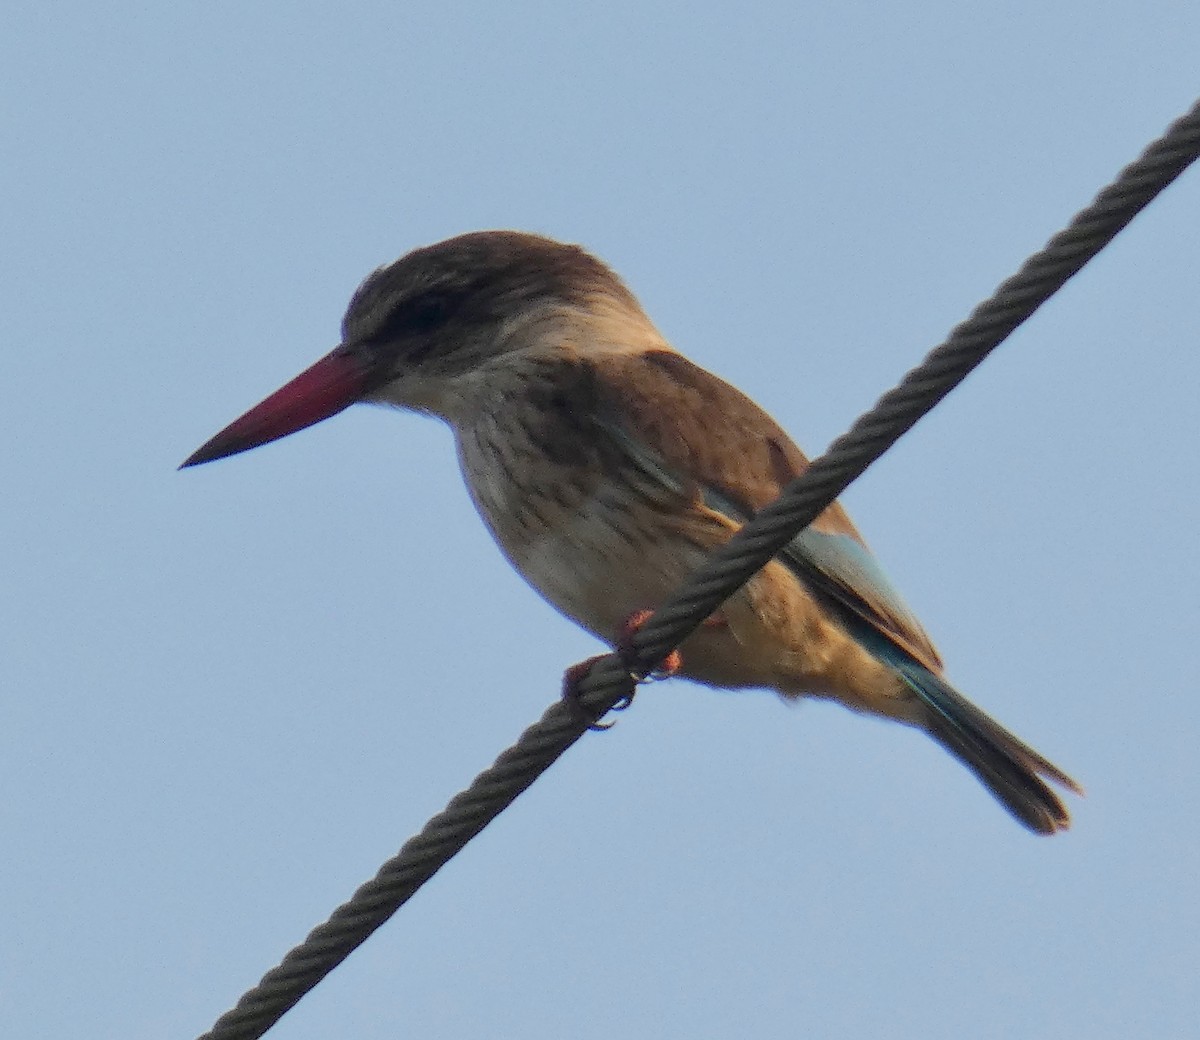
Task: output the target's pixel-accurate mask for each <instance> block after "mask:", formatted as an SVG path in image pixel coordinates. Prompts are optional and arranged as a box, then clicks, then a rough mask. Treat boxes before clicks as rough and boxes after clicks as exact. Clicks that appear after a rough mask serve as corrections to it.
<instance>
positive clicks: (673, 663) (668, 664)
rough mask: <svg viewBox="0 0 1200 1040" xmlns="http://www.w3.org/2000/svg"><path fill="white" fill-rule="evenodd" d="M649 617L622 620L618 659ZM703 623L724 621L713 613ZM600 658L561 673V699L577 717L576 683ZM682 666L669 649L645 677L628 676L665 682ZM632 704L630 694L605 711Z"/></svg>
mask: <svg viewBox="0 0 1200 1040" xmlns="http://www.w3.org/2000/svg"><path fill="white" fill-rule="evenodd" d="M653 616H654V611H652V610H635V611H634V612H633V613H632V614H630V615H629V617H627V618H626V619H625V621H624V622H623V623H622V624H621V627H620V629H618V631H617V634H616V638H615V639H614V640H613V646H614V649H615V650H616V652H617V654H618V655H619V656H620V657H622V658H628V657H629V656H630V654H631V652H632V650H633V637H634V636H635V635H636V634H637V632H638V630H639V629H640V628H641V627H642V626H643V625H644V624H645V623H646V622H647V621H649V620H650V618H651V617H653ZM704 624H705V625H706V626H712V625H714V624H717V625H724V624H725V622H724V620H723V619H721V618H720V617H719V615H717V614H714V615H713V616H712V617H711V618H709V619H708V620H707V621H705V622H704ZM604 656H606V655H604V654H601V655H599V656H597V657H589V658H588V659H587V660H586V661H580V662H579V663H578V664H573V665H571V667H570V668H568V669H567V670H566V671H565V672H563V681H562V698H563V700H564V701H566V702H567V703H568V704H570V705H572V706H573V707H574V709H575V710H576V711H577V712H578V713H579V715H580V716H581V717H582V716H585V715H586V713H585V712H584V711H583V709H582V706H581V705H580V703H579V683H580V681H581V680H582V679H583V677H584V676H585V675H587V673H588V671H589V669H591V667H592V665H593V664H595V663H596V662H597V661H599V660H600V659H601V657H604ZM682 667H683V655H682V654H680V652H679V651H678V650H672V651H671V652H670V653H669V654H667V656H666V658H665V659H664V660H663V662H662V664H660V665H659V666H658V667H657V668H656V669H655V670H654V671H653V672H651V673H650V674H649V675H637V674H635V673H632V672H631V673H630V674H632V675H633V677H634V679H636V680H637V681H638V682H645V681H646V680H647V679H651V678H653V679H668V678H670V677H671V676H672V675H674V674H675V673H676V672H678V671H679V669H680V668H682ZM632 703H633V694H632V693H631V694H629V696H627V697H625V698H623V699H622V700H619V701H617V703H616V704H614V705H613V706H612V708H610V709H609V710H610V711H624V710H625V709H626V708H628V707H629V706H630V705H631V704H632ZM611 726H612V723H611V722H591V723H589V725H588V728H589V729H597V730H599V729H609V728H611Z"/></svg>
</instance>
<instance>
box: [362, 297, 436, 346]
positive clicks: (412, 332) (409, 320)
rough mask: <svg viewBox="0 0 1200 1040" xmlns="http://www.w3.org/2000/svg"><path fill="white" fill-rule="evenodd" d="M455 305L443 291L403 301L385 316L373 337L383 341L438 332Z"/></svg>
mask: <svg viewBox="0 0 1200 1040" xmlns="http://www.w3.org/2000/svg"><path fill="white" fill-rule="evenodd" d="M453 310H454V307H453V304H452V301H451V300H449V299H448V298H447V297H446V296H444V295H442V294H441V293H427V294H426V295H424V296H420V297H418V298H417V299H415V300H411V301H407V302H405V303H401V304H400V305H399V306H397V307H396V308H395V309H394V310H392V311H391V313H389V314H388V315H387V317H386V318H384V320H383V323H382V324H381V325H380V327H379V328H378V329H377V330H376V331H375V334H374V335H373V336H372V337H371V338H372V339H376V340H379V341H381V342H388V341H390V340H406V339H410V338H411V337H413V336H425V335H428V334H429V333H431V332H436V331H437V330H438V329H439V328H441V327H442V326H443V325H444V324H445V323H446V321H447V319H449V317H450V315H451V313H452V312H453Z"/></svg>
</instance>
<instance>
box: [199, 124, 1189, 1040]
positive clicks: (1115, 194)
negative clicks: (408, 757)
mask: <svg viewBox="0 0 1200 1040" xmlns="http://www.w3.org/2000/svg"><path fill="white" fill-rule="evenodd" d="M1198 154H1200V104H1197V105H1196V106H1194V107H1193V108H1192V110H1191V111H1190V112H1188V114H1187V115H1185V116H1184V117H1183V118H1181V119H1180V120H1178V121H1177V122H1176V123H1174V124H1173V125H1172V126H1171V127H1170V128H1169V129H1168V130H1167V132H1166V133H1165V134H1164V135H1163V136H1162V137H1160V138H1159V139H1158V140H1157V141H1155V142H1154V143H1153V144H1152V145H1150V147H1149V148H1147V149H1146V151H1145V152H1144V153H1143V154H1142V156H1141V157H1140V158H1139V159H1137V160H1136V161H1135V162H1133V163H1131V164H1130V165H1129V166H1127V167H1126V168H1125V169H1124V170H1123V171H1121V174H1120V175H1119V176H1118V177H1117V179H1116V180H1115V181H1113V183H1112V184H1111V185H1109V187H1107V188H1105V189H1104V190H1103V191H1102V192H1100V194H1099V195H1098V196H1097V197H1096V200H1095V201H1094V202H1093V203H1092V204H1091V205H1090V206H1088V207H1087V209H1085V210H1082V211H1081V212H1080V213H1079V214H1078V215H1077V216H1076V217H1075V218H1074V220H1072V221H1071V223H1070V224H1069V225H1068V226H1067V228H1066V229H1064V230H1063V231H1061V232H1059V233H1058V234H1057V235H1055V236H1054V237H1053V238H1052V239H1051V240H1050V241H1049V242H1048V243H1047V244H1046V246H1045V248H1043V249H1042V250H1041V251H1040V252H1038V253H1036V254H1035V255H1034V256H1032V257H1031V258H1030V259H1029V260H1028V261H1026V263H1025V264H1024V265H1023V266H1022V267H1021V269H1020V270H1019V271H1018V272H1017V273H1016V274H1015V275H1014V276H1013V277H1012V278H1010V279H1008V281H1006V282H1004V283H1002V284H1001V285H1000V287H999V288H998V289H997V290H996V292H995V293H994V294H993V296H992V297H991V298H990V299H989V300H987V301H986V302H985V303H982V304H980V306H979V307H977V308H976V309H975V311H974V312H973V313H972V314H971V316H970V317H969V318H968V319H967V320H966V321H964V322H963V323H962V324H961V325H958V326H957V327H955V329H954V330H953V331H952V332H951V333H950V335H949V337H948V338H947V339H946V340H945V342H943V343H942V344H941V345H940V346H938V347H937V348H935V349H934V350H933V351H932V352H931V353H930V354H929V355H928V357H926V359H925V360H924V362H922V364H921V365H920V366H919V367H917V368H915V369H913V371H911V372H910V373H909V374H908V375H906V376H905V377H904V379H903V380H902V381H901V382H900V384H899V385H898V386H897V387H895V388H894V389H893V390H890V391H888V393H886V394H884V396H883V397H882V398H880V400H879V402H878V404H876V406H875V407H874V408H873V409H871V411H869V412H868V413H867V414H866V415H864V416H862V417H861V418H860V419H859V420H858V421H857V422H855V424H854V425H853V426H852V427H851V428H850V430H849V431H848V432H847V433H845V434H844V435H843V436H841V437H839V438H838V439H837V440H836V441H834V442H833V444H832V445H830V447H829V450H828V451H827V452H826V453H825V454H824V455H822V456H821V457H820V458H818V459H816V460H814V461H813V463H812V464H811V465H810V466H809V468H808V470H807V471H806V472H805V474H804V475H803V476H802V477H800V478H799V479H798V480H795V481H793V482H792V483H791V484H789V485H788V487H787V488H786V489H785V490H784V492H783V494H782V495H781V496H780V497H779V499H777V500H776V501H775V502H774V503H773V504H772V505H770V506H768V507H767V508H766V509H763V510H762V511H761V512H760V513H759V514H758V515H757V516H756V517H755V518H754V520H753V521H752V522H751V523H749V524H747V525H746V526H745V527H744V528H742V530H741V531H739V532H738V533H737V534H736V535H735V536H734V537H733V538H732V539H730V541H729V542H728V543H727V544H726V545H725V546H723V547H722V548H721V549H719V550H717V551H716V552H715V553H713V554H712V556H711V557H710V558H709V559H708V561H707V562H706V563H705V565H704V566H703V567H701V568H700V570H698V571H697V572H696V573H695V574H693V575H692V576H691V577H690V578H688V580H687V581H685V582H684V584H683V586H682V587H681V588H680V589H679V590H678V591H677V592H676V594H675V595H674V596H673V597H672V598H671V599H670V600H669V601H668V602H667V603H666V604H665V605H664V606H662V607H661V608H659V610H657V611H656V612H655V613H654V615H653V616H652V617H651V618H650V619H649V620H648V621H647V622H646V623H645V625H644V627H641V628H639V629H638V631H637V632H636V633H634V634H633V636H632V639H631V641H630V647H629V648H628V653H627V654H623V655H620V656H618V655H617V654H608V655H606V656H604V657H601V658H597V659H595V660H594V661H593V662H591V666H590V667H589V668H588V669H587V671H586V673H584V674H582V675H580V676H579V677H578V681H577V683H576V685H575V690H576V694H577V698H578V704H577V705H576V706H572V705H569V704H566V703H564V702H562V701H557V702H555V703H554V704H552V705H551V706H550V707H549V708H548V709H547V711H546V713H545V714H544V715H543V716H542V718H541V719H540V720H539V721H538V722H536V723H534V724H533V725H532V726H530V727H529V728H528V729H527V730H526V731H525V732H524V733H523V734H521V737H520V739H519V740H518V741H517V742H516V744H514V745H513V746H512V747H510V748H509V749H508V750H507V751H504V752H503V753H501V755H500V757H499V758H497V759H496V761H495V763H493V765H491V766H490V767H489V768H488V769H485V770H484V771H483V772H482V773H480V774H479V776H477V777H476V778H475V780H474V782H473V783H472V784H471V786H470V787H469V788H467V789H466V790H465V791H463V792H461V793H460V794H458V795H456V796H455V797H454V798H453V799H451V801H450V804H449V805H447V806H446V808H445V809H444V810H443V811H442V812H440V813H438V814H437V815H436V816H435V817H433V819H431V820H430V821H429V822H428V823H427V824H426V825H425V827H424V829H423V830H422V831H421V832H420V833H419V834H417V835H416V836H415V837H413V838H410V839H409V840H408V841H407V842H406V843H405V844H404V846H403V847H402V848H401V849H400V851H399V853H397V855H396V856H395V857H394V858H393V859H391V860H389V861H388V862H387V863H385V864H384V865H383V867H382V868H380V871H379V873H378V874H377V875H376V876H375V877H374V878H373V879H372V880H371V881H368V882H367V883H366V884H365V885H363V886H362V887H361V888H360V889H359V890H358V891H357V892H355V893H354V895H353V896H352V897H351V899H350V900H349V902H347V903H345V904H344V905H342V906H340V907H339V908H338V909H337V910H335V911H334V913H333V915H332V916H331V917H330V918H329V920H328V921H326V922H325V923H324V924H322V925H319V926H318V927H317V928H315V929H314V930H313V931H312V932H311V933H310V934H309V936H308V938H307V939H305V940H304V942H303V943H301V944H300V945H299V946H297V947H296V948H295V949H294V950H292V951H291V952H290V953H289V954H288V955H287V956H286V957H284V959H283V961H282V962H281V963H280V964H279V965H278V967H275V968H273V969H271V971H269V972H267V974H266V975H264V976H263V979H262V981H261V982H260V983H259V984H258V985H257V986H255V987H254V988H253V989H252V990H250V991H249V992H248V993H246V994H245V996H243V997H242V999H241V1000H239V1001H238V1003H237V1006H236V1007H234V1008H233V1010H231V1011H229V1012H227V1013H226V1014H224V1015H223V1016H222V1017H221V1018H220V1019H218V1020H217V1022H216V1024H215V1025H214V1026H213V1028H212V1030H211V1031H209V1032H208V1033H205V1034H204V1036H203V1037H202V1038H201V1040H256V1038H257V1037H260V1036H262V1035H263V1034H264V1033H265V1032H266V1031H267V1030H268V1029H270V1028H271V1026H272V1025H274V1024H275V1022H277V1021H278V1020H279V1019H280V1018H281V1017H282V1016H283V1015H284V1013H285V1012H286V1011H287V1010H288V1009H289V1008H291V1007H292V1006H294V1005H295V1004H296V1003H297V1002H298V1001H299V1000H300V999H301V997H303V996H304V994H305V993H307V992H308V991H309V990H310V989H312V988H313V987H314V986H315V985H316V984H317V983H318V982H320V981H321V979H323V978H324V977H325V976H326V975H327V974H328V973H329V972H330V971H332V970H333V969H334V968H335V967H336V966H337V965H338V964H340V963H341V962H342V961H343V960H345V959H346V957H347V956H349V954H350V953H351V951H353V950H354V949H355V948H357V947H358V946H359V945H360V944H361V943H362V942H364V941H365V940H366V939H367V937H368V936H369V935H370V934H371V933H372V932H374V931H375V929H376V928H378V927H379V926H380V925H381V924H383V922H384V921H386V920H387V919H388V918H389V917H390V916H391V915H392V914H393V913H395V911H396V910H397V909H398V908H399V907H400V906H402V905H403V904H404V903H405V902H406V901H407V900H408V899H409V898H410V897H411V896H412V895H413V894H414V893H415V892H416V891H417V889H418V888H420V887H421V886H422V885H423V884H424V883H425V882H426V881H428V880H429V879H430V878H431V877H432V876H433V875H434V874H435V873H436V872H437V871H438V870H439V869H440V868H441V867H442V866H443V865H444V864H445V863H446V862H447V861H448V860H449V859H450V858H451V857H452V856H454V855H455V853H457V852H458V851H459V849H461V848H462V847H463V846H464V845H466V843H467V842H468V841H470V840H471V839H472V838H473V837H474V836H475V835H476V834H478V833H479V832H480V831H481V830H483V828H484V827H486V826H487V824H488V823H490V822H491V821H492V820H493V819H495V817H496V816H498V815H499V814H500V813H501V812H502V811H503V810H504V809H505V808H507V807H508V806H509V805H510V804H511V803H512V801H513V800H514V799H515V798H516V797H517V795H519V794H520V793H521V792H522V791H524V790H525V789H526V788H527V787H529V785H530V784H532V783H533V781H534V780H536V779H537V777H538V776H540V775H541V774H542V773H543V772H544V771H545V770H546V769H548V768H549V767H550V765H551V764H552V763H553V762H554V761H555V760H556V759H557V758H558V757H559V756H560V755H561V754H562V753H563V752H564V751H566V750H567V748H569V747H570V746H571V745H572V744H574V743H575V741H577V740H578V739H579V738H580V737H581V736H582V735H583V734H584V733H586V732H587V731H588V729H589V726H590V725H591V724H593V723H595V722H596V721H597V720H599V719H601V718H602V717H603V716H604V715H605V714H606V713H608V712H609V711H610V710H612V709H613V708H614V707H616V706H617V705H620V704H624V705H625V706H628V702H629V701H630V700H631V699H632V697H633V691H634V688H635V683H634V679H633V677H632V676H631V675H630V673H631V672H633V673H634V674H635V675H648V674H650V673H651V672H653V671H654V670H655V668H657V667H658V665H659V664H660V663H661V662H662V661H663V660H664V659H665V658H666V657H667V656H668V654H670V652H671V651H672V649H673V648H674V647H676V646H678V645H679V644H680V643H681V642H682V641H683V640H684V639H685V638H686V637H687V636H688V635H689V634H690V633H691V632H692V631H694V630H695V629H696V628H697V627H698V626H699V625H700V624H701V623H702V622H703V620H704V619H705V618H706V617H708V616H709V615H710V614H712V612H713V611H714V610H716V609H717V607H719V606H720V605H721V603H723V602H724V601H725V600H726V599H728V597H729V596H731V595H732V594H733V593H734V592H735V591H736V590H737V589H738V588H739V587H740V586H741V585H742V584H743V583H745V582H746V581H747V580H749V578H750V577H751V576H752V575H753V574H754V573H755V572H756V571H757V570H759V569H760V568H761V567H763V566H764V565H765V564H766V563H767V561H768V560H770V559H771V557H772V556H774V555H775V553H776V552H778V551H779V550H780V549H782V548H783V546H784V545H786V544H787V543H788V542H789V541H791V539H792V538H793V537H795V535H796V534H797V533H798V532H799V531H801V530H802V529H803V528H804V527H806V526H807V525H808V524H810V523H811V522H812V521H813V520H814V519H816V517H817V515H818V514H819V513H820V512H821V511H822V510H823V509H824V508H825V507H826V506H827V505H829V503H830V502H832V501H833V500H834V499H835V498H836V497H837V496H838V495H839V494H841V493H842V491H843V490H845V488H846V486H847V485H848V484H849V483H850V482H851V481H852V480H854V479H855V478H856V477H858V476H859V474H861V473H862V472H863V470H864V469H866V468H867V466H869V465H870V464H871V463H872V462H874V461H875V460H876V459H877V458H879V456H880V455H882V454H883V453H884V452H885V451H886V450H887V449H888V448H889V447H891V445H892V444H894V443H895V442H896V441H897V440H898V439H899V438H900V437H901V436H902V435H903V434H904V433H905V432H906V431H907V430H909V429H910V428H911V427H912V426H913V425H914V424H915V423H916V422H917V421H918V420H919V419H920V418H921V417H922V416H923V415H925V413H926V412H928V411H929V410H930V409H931V408H933V406H934V405H936V404H937V403H938V402H939V401H940V400H941V399H942V398H943V397H945V396H946V394H948V393H949V392H950V391H951V390H952V389H953V388H954V387H955V386H957V385H958V384H959V383H960V382H961V381H962V380H963V379H964V378H965V377H966V376H967V374H968V373H970V372H971V371H972V370H973V369H974V368H975V367H976V366H977V365H978V364H979V363H980V362H981V361H982V360H983V359H984V358H985V357H987V355H988V354H989V353H991V351H992V350H993V349H995V347H997V346H998V345H999V344H1000V343H1001V342H1002V341H1003V340H1004V339H1006V338H1007V337H1008V335H1009V334H1010V333H1011V332H1012V331H1013V330H1014V329H1015V328H1017V326H1019V325H1020V324H1021V323H1022V322H1023V321H1025V320H1026V319H1027V318H1028V317H1029V316H1030V315H1031V314H1033V312H1034V311H1035V310H1037V308H1038V307H1040V306H1041V305H1042V304H1043V303H1044V302H1045V301H1046V300H1047V299H1049V298H1050V297H1051V296H1052V295H1053V294H1054V293H1055V292H1057V291H1058V289H1059V288H1060V287H1061V286H1062V285H1063V283H1064V282H1066V281H1067V279H1068V278H1070V277H1071V276H1072V275H1073V274H1075V273H1076V272H1077V271H1079V269H1080V268H1082V267H1083V265H1084V264H1086V263H1087V262H1088V261H1089V260H1091V259H1092V257H1094V256H1095V255H1096V254H1097V253H1098V252H1099V251H1100V250H1101V249H1103V248H1104V246H1105V245H1107V244H1108V243H1109V242H1110V241H1111V240H1112V238H1113V237H1114V236H1115V235H1116V234H1117V232H1119V231H1120V230H1121V229H1122V228H1123V227H1125V225H1126V224H1128V223H1129V222H1130V221H1131V220H1132V219H1133V218H1134V216H1136V215H1137V214H1138V213H1139V212H1140V211H1141V210H1142V209H1143V208H1144V207H1145V206H1146V205H1147V204H1148V203H1149V202H1150V201H1151V200H1152V199H1153V198H1154V197H1155V196H1156V195H1157V194H1158V193H1159V192H1161V191H1162V190H1163V188H1165V187H1166V186H1167V185H1168V184H1170V183H1171V182H1172V181H1173V180H1175V178H1176V177H1178V176H1179V175H1180V174H1181V173H1182V172H1183V171H1184V170H1185V169H1186V168H1187V167H1188V166H1189V165H1190V164H1191V163H1192V162H1193V161H1194V160H1195V159H1196V158H1197V155H1198ZM622 658H624V660H623V659H622Z"/></svg>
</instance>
